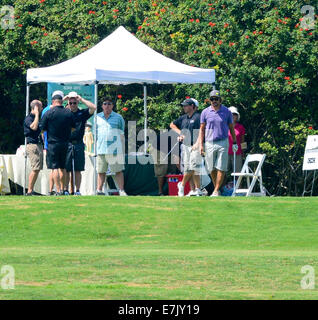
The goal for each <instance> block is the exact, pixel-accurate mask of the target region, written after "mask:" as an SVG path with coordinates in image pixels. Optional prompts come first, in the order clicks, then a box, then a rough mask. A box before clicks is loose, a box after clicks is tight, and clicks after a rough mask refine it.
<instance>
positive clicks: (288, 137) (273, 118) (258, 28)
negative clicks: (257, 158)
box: [0, 0, 318, 195]
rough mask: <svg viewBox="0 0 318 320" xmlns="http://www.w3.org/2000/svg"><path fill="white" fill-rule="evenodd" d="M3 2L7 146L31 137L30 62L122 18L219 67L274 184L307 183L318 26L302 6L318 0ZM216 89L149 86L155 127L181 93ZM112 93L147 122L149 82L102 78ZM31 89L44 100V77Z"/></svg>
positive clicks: (156, 40) (283, 189)
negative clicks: (307, 20)
mask: <svg viewBox="0 0 318 320" xmlns="http://www.w3.org/2000/svg"><path fill="white" fill-rule="evenodd" d="M0 3H1V4H2V5H13V6H14V7H15V14H14V15H15V28H14V29H12V30H3V29H2V30H0V43H1V46H0V65H1V69H0V75H1V77H0V88H1V92H0V103H1V111H2V112H1V114H0V135H1V140H0V152H1V153H7V152H14V151H15V149H16V147H17V146H18V145H19V144H21V143H23V134H22V122H23V117H24V112H25V111H24V110H25V73H26V70H27V69H28V68H31V67H39V66H47V65H53V64H56V63H58V62H61V61H64V60H66V59H69V58H71V57H74V56H75V55H77V54H80V53H81V52H83V51H85V50H87V49H88V48H90V47H92V46H94V45H95V44H96V43H98V42H99V41H100V40H102V39H103V38H105V37H106V36H107V35H109V34H110V33H111V32H112V31H113V30H114V29H115V28H117V27H118V26H119V25H123V26H125V27H126V28H127V29H128V30H129V31H131V32H132V33H133V34H135V35H136V36H137V37H138V38H139V39H140V40H142V41H143V42H145V43H146V44H148V45H149V46H151V47H152V48H154V49H155V50H157V51H158V52H161V53H163V54H164V55H166V56H168V57H171V58H173V59H175V60H177V61H180V62H183V63H186V64H189V65H194V66H198V67H203V68H211V67H214V68H215V69H216V71H217V73H216V75H217V86H218V87H219V88H220V90H221V93H222V95H223V97H224V104H225V105H227V106H230V105H234V106H237V107H238V108H239V110H240V112H241V119H242V121H241V122H242V123H243V124H244V125H245V127H246V129H247V141H248V151H249V152H253V153H255V152H265V153H266V154H267V160H266V166H265V177H266V178H265V182H266V186H267V188H268V189H269V190H270V191H271V192H272V193H275V194H282V195H283V194H291V195H297V194H300V193H301V191H302V185H303V177H302V171H301V164H302V155H303V151H304V145H305V141H306V136H307V135H308V134H314V133H318V131H316V130H314V129H312V128H317V129H318V123H317V117H318V108H317V107H318V79H317V74H318V60H317V57H318V46H317V26H316V25H315V26H314V28H313V29H306V28H305V27H304V26H303V23H304V20H303V21H302V19H303V14H302V13H301V7H302V6H303V5H305V4H310V1H303V3H300V2H299V1H296V0H287V1H280V0H275V1H274V0H269V1H260V0H241V1H239V0H219V1H218V0H217V1H204V0H182V1H181V0H180V1H179V0H171V1H167V0H161V1H155V0H154V1H146V0H129V1H118V0H113V1H97V0H92V1H84V0H26V1H22V0H21V1H20V0H19V1H3V0H2V1H0ZM312 5H313V4H312ZM315 10H316V12H317V11H318V7H316V8H315ZM316 18H317V15H315V19H316ZM110 50H111V48H110ZM130 50H133V48H127V51H128V52H129V51H130ZM210 89H211V86H208V85H175V86H172V85H166V86H160V85H152V86H150V87H149V95H150V97H149V117H150V119H149V121H150V127H152V128H154V129H160V128H166V127H167V126H168V124H169V122H170V121H171V120H172V119H174V118H175V117H177V116H178V115H179V113H180V108H179V106H178V103H179V102H180V101H181V100H183V99H184V98H185V97H186V96H191V97H194V98H196V99H197V100H199V102H200V109H203V108H204V107H205V106H206V102H205V99H206V98H207V97H208V92H209V91H210ZM106 93H110V94H112V95H113V96H116V97H117V96H118V95H121V96H120V99H119V98H118V101H117V109H118V111H119V112H121V113H122V114H123V116H124V118H125V119H126V120H130V119H138V120H139V125H142V123H143V119H142V114H143V89H142V86H140V85H130V86H108V87H104V88H101V90H100V94H101V95H103V94H106ZM31 95H32V97H33V98H35V97H36V98H38V97H40V98H41V99H42V100H43V101H45V99H46V87H45V86H44V85H37V86H33V87H32V90H31Z"/></svg>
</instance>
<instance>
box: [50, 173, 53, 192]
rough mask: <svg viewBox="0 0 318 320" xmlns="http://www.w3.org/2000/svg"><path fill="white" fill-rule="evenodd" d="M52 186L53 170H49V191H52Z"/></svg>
mask: <svg viewBox="0 0 318 320" xmlns="http://www.w3.org/2000/svg"><path fill="white" fill-rule="evenodd" d="M53 188H54V178H53V170H51V172H50V175H49V189H50V192H52V191H53Z"/></svg>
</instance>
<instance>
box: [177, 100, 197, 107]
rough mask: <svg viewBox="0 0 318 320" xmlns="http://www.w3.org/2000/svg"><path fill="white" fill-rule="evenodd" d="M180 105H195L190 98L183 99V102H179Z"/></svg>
mask: <svg viewBox="0 0 318 320" xmlns="http://www.w3.org/2000/svg"><path fill="white" fill-rule="evenodd" d="M180 104H181V105H182V106H191V105H193V104H194V105H195V102H194V101H193V100H192V99H185V100H184V101H183V102H181V103H180Z"/></svg>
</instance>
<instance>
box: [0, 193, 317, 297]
mask: <svg viewBox="0 0 318 320" xmlns="http://www.w3.org/2000/svg"><path fill="white" fill-rule="evenodd" d="M317 208H318V199H317V198H311V199H310V198H249V199H246V198H235V199H233V198H217V199H216V198H213V199H212V198H208V197H205V198H182V199H180V198H177V197H0V218H1V220H0V221H1V223H0V268H1V267H2V266H3V265H11V266H13V267H14V269H15V289H14V290H3V289H1V287H0V299H318V287H317V288H316V289H313V290H303V289H301V287H300V281H301V279H302V277H304V274H302V273H301V267H302V266H304V265H311V266H312V267H314V268H316V273H317V274H318V232H317V229H318V228H317V227H318V209H317ZM3 276H4V275H1V274H0V278H2V277H3ZM316 280H317V281H318V279H316ZM317 286H318V285H317Z"/></svg>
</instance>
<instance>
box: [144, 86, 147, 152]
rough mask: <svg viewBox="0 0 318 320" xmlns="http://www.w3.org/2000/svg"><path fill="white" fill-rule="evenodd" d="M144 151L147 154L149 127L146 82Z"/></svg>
mask: <svg viewBox="0 0 318 320" xmlns="http://www.w3.org/2000/svg"><path fill="white" fill-rule="evenodd" d="M144 115H145V122H144V143H145V144H144V153H145V154H147V149H148V148H147V127H148V109H147V86H146V85H145V84H144Z"/></svg>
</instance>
